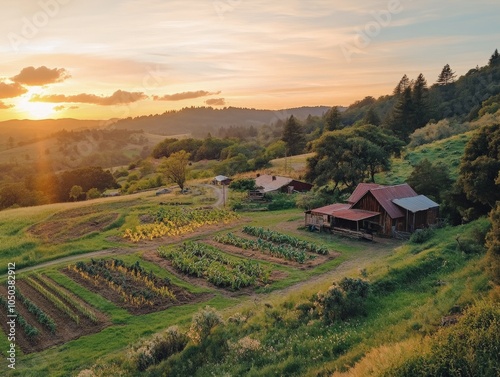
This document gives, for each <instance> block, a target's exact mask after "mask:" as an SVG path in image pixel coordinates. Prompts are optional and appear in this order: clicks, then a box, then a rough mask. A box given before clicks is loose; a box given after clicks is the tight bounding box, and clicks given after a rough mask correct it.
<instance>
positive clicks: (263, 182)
mask: <svg viewBox="0 0 500 377" xmlns="http://www.w3.org/2000/svg"><path fill="white" fill-rule="evenodd" d="M255 187H256V188H257V190H258V191H259V192H261V193H263V194H267V193H270V192H282V193H289V194H291V193H293V192H306V191H310V190H311V189H312V187H313V185H311V184H310V183H307V182H302V181H298V180H295V179H293V178H288V177H281V176H279V175H269V174H262V175H261V174H258V175H257V178H255Z"/></svg>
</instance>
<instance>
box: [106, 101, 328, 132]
mask: <svg viewBox="0 0 500 377" xmlns="http://www.w3.org/2000/svg"><path fill="white" fill-rule="evenodd" d="M329 109H330V107H328V106H316V107H298V108H292V109H283V110H257V109H245V108H236V107H226V108H223V109H214V108H211V107H190V108H184V109H182V110H179V111H168V112H165V113H163V114H158V115H148V116H140V117H136V118H127V119H122V120H119V121H117V122H116V123H114V124H112V127H113V128H118V129H129V130H144V131H145V132H149V133H155V134H160V135H174V134H181V133H188V132H190V133H192V134H193V135H194V136H202V137H204V136H206V134H207V133H208V132H215V131H217V130H218V129H219V128H220V127H229V126H260V125H263V124H271V123H275V122H277V121H278V120H280V119H281V120H284V119H286V118H288V117H290V116H291V115H293V116H294V117H296V118H298V119H306V118H307V116H308V115H312V116H321V115H323V114H324V113H325V112H327V111H328V110H329Z"/></svg>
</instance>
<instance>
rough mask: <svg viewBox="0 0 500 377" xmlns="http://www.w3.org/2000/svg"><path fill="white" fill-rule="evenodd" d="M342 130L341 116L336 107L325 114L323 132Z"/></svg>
mask: <svg viewBox="0 0 500 377" xmlns="http://www.w3.org/2000/svg"><path fill="white" fill-rule="evenodd" d="M340 128H342V116H341V115H340V111H339V109H338V107H336V106H334V107H332V108H331V109H330V110H328V112H327V113H326V114H325V127H324V128H323V129H324V131H334V130H338V129H340Z"/></svg>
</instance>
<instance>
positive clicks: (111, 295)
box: [61, 268, 212, 315]
mask: <svg viewBox="0 0 500 377" xmlns="http://www.w3.org/2000/svg"><path fill="white" fill-rule="evenodd" d="M61 272H63V273H64V274H66V275H67V276H69V277H70V278H71V279H73V280H74V281H76V282H77V283H78V284H80V285H82V286H84V287H85V288H87V289H88V290H90V291H92V292H95V293H97V294H99V295H101V296H103V297H104V298H106V299H108V300H109V301H111V302H113V303H114V304H115V305H117V306H119V307H121V308H124V309H126V310H127V311H128V312H130V313H132V314H134V315H141V314H148V313H153V312H157V311H161V310H165V309H168V308H170V307H173V306H179V305H185V304H191V303H196V302H202V301H205V300H207V299H208V298H210V297H211V296H212V295H207V294H201V295H195V294H192V293H189V292H188V291H186V290H185V289H182V288H180V287H178V286H176V285H174V284H167V283H164V284H163V285H164V286H166V287H168V289H169V290H170V291H172V292H173V293H174V295H175V300H172V299H169V298H165V297H161V296H157V297H155V298H154V299H152V300H151V301H152V302H153V305H152V306H149V305H143V306H139V307H137V306H134V305H132V304H131V303H128V302H125V300H124V299H123V298H122V296H120V294H118V293H117V292H116V291H114V290H112V289H111V288H109V287H108V286H107V285H105V284H102V283H100V284H94V283H93V282H90V281H89V280H86V279H84V278H83V277H81V276H80V275H79V274H78V273H76V272H75V271H73V270H69V269H68V268H65V269H63V270H61ZM110 272H111V274H112V275H121V274H120V273H118V272H117V271H110ZM144 289H145V286H144V284H143V283H141V282H137V281H134V280H131V279H127V287H126V288H125V289H124V290H125V291H126V292H127V293H129V294H130V293H132V292H141V291H142V290H144Z"/></svg>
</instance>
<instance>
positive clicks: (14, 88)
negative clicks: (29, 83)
mask: <svg viewBox="0 0 500 377" xmlns="http://www.w3.org/2000/svg"><path fill="white" fill-rule="evenodd" d="M27 91H28V89H26V88H25V87H24V86H22V85H20V84H18V83H17V82H15V83H12V84H8V83H5V82H0V98H14V97H19V96H20V95H22V94H24V93H26V92H27Z"/></svg>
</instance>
